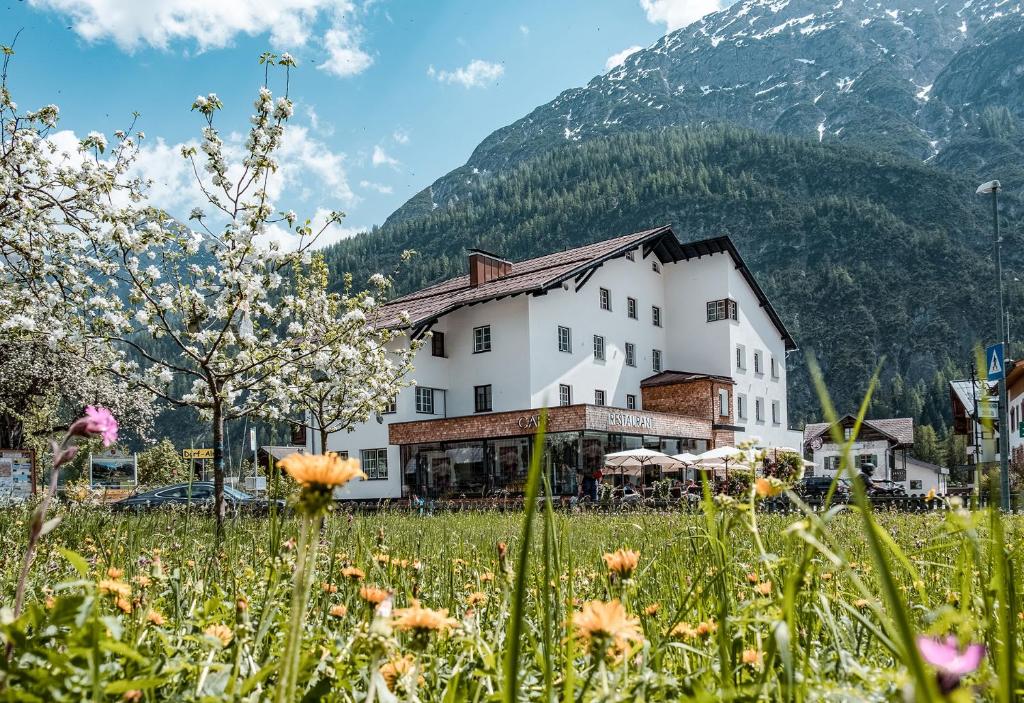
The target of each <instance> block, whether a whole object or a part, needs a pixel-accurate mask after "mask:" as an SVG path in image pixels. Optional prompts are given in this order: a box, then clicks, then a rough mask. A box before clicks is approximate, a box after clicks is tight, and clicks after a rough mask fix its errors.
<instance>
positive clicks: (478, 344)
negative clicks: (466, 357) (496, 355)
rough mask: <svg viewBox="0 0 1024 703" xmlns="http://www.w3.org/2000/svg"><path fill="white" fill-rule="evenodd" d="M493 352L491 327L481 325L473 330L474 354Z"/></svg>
mask: <svg viewBox="0 0 1024 703" xmlns="http://www.w3.org/2000/svg"><path fill="white" fill-rule="evenodd" d="M490 350H491V326H490V325H480V326H479V327H474V328H473V353H474V354H480V353H482V352H489V351H490Z"/></svg>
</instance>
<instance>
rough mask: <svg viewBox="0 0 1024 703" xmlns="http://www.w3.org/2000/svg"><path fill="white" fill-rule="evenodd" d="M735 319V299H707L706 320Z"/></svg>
mask: <svg viewBox="0 0 1024 703" xmlns="http://www.w3.org/2000/svg"><path fill="white" fill-rule="evenodd" d="M735 319H736V301H735V300H731V299H729V298H723V299H722V300H709V301H708V322H717V321H718V320H735Z"/></svg>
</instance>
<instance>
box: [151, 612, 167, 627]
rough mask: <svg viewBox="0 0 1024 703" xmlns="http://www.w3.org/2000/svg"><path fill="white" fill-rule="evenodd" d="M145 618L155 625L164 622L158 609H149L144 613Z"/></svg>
mask: <svg viewBox="0 0 1024 703" xmlns="http://www.w3.org/2000/svg"><path fill="white" fill-rule="evenodd" d="M146 620H148V621H149V622H151V623H153V624H154V625H157V626H160V625H163V624H164V622H165V620H164V616H163V615H161V614H160V611H157V610H150V611H149V612H148V613H146Z"/></svg>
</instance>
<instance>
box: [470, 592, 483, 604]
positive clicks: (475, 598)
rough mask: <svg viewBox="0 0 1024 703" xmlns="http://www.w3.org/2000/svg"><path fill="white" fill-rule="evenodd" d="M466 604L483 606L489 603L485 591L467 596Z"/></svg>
mask: <svg viewBox="0 0 1024 703" xmlns="http://www.w3.org/2000/svg"><path fill="white" fill-rule="evenodd" d="M466 602H467V603H469V604H470V605H483V604H484V603H486V602H487V594H486V593H484V592H483V591H474V592H473V593H470V594H469V595H468V596H466Z"/></svg>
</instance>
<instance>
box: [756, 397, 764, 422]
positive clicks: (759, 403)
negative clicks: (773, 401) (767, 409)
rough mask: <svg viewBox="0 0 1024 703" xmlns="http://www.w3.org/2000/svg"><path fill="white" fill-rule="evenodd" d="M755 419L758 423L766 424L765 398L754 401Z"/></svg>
mask: <svg viewBox="0 0 1024 703" xmlns="http://www.w3.org/2000/svg"><path fill="white" fill-rule="evenodd" d="M754 419H755V420H756V421H757V422H764V398H755V399H754Z"/></svg>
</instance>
